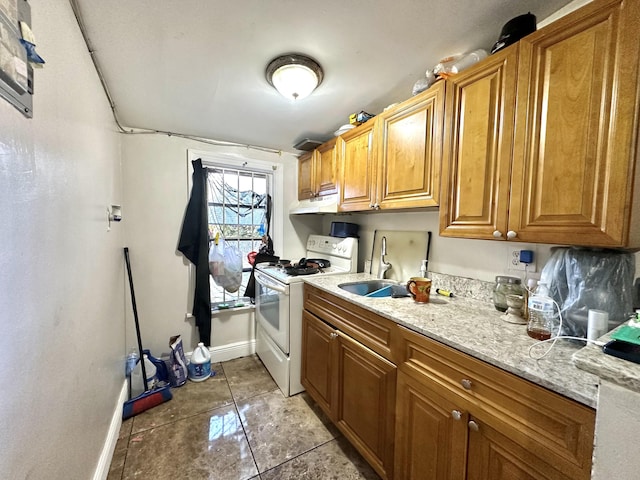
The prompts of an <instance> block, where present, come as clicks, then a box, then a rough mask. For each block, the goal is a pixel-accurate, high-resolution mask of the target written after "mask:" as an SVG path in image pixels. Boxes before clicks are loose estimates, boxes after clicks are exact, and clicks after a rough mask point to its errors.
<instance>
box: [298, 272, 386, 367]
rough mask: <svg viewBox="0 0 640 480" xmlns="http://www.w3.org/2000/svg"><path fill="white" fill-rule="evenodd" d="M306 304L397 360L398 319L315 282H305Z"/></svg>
mask: <svg viewBox="0 0 640 480" xmlns="http://www.w3.org/2000/svg"><path fill="white" fill-rule="evenodd" d="M304 308H305V309H306V310H308V311H310V312H311V313H313V314H315V315H316V316H318V317H319V318H321V319H322V320H324V321H325V322H327V323H329V324H331V325H333V326H334V327H336V328H337V329H338V330H342V331H343V332H345V333H346V334H348V335H349V336H351V337H352V338H354V339H356V340H357V341H359V342H360V343H362V344H363V345H366V346H367V347H369V348H370V349H371V350H373V351H374V352H376V353H377V354H378V355H381V356H383V357H384V358H386V359H387V360H390V361H392V362H393V363H395V362H394V361H393V360H394V359H393V357H392V353H391V343H392V336H393V335H395V334H396V332H397V330H396V328H395V327H396V324H395V322H392V321H391V320H387V319H386V318H382V317H380V316H378V315H376V314H374V313H372V312H370V311H368V310H365V309H364V308H361V307H358V306H356V305H354V304H353V303H351V302H348V301H346V300H343V299H341V298H338V297H336V296H335V295H331V294H330V293H327V292H325V291H323V290H320V289H318V288H315V287H312V286H311V285H305V286H304Z"/></svg>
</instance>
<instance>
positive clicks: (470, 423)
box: [468, 420, 480, 432]
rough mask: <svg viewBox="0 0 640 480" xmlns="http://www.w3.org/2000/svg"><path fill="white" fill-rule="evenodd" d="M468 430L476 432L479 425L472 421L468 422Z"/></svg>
mask: <svg viewBox="0 0 640 480" xmlns="http://www.w3.org/2000/svg"><path fill="white" fill-rule="evenodd" d="M468 425H469V429H470V430H473V431H474V432H477V431H478V430H480V425H478V424H477V423H476V422H474V421H473V420H469V423H468Z"/></svg>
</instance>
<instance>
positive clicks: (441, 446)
mask: <svg viewBox="0 0 640 480" xmlns="http://www.w3.org/2000/svg"><path fill="white" fill-rule="evenodd" d="M427 382H429V380H428V379H426V377H425V380H424V381H421V382H418V381H416V380H414V379H413V378H412V377H410V376H409V375H407V374H406V373H404V372H402V371H400V372H398V392H397V397H396V399H397V410H396V411H397V414H396V455H395V470H394V473H395V476H396V478H401V479H406V480H417V479H421V480H464V478H465V470H466V468H465V466H466V461H467V451H466V450H467V421H468V417H469V416H468V414H467V413H466V412H464V411H463V410H461V409H460V406H459V404H458V405H457V404H455V403H453V402H451V401H449V400H447V399H445V398H443V397H441V396H440V395H438V394H437V393H436V392H435V391H434V390H432V389H431V388H428V387H427V385H426V383H427ZM486 478H491V477H486Z"/></svg>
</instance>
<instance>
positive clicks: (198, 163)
mask: <svg viewBox="0 0 640 480" xmlns="http://www.w3.org/2000/svg"><path fill="white" fill-rule="evenodd" d="M191 164H192V165H193V187H192V189H191V198H190V199H189V203H188V204H187V209H186V211H185V215H184V220H183V223H182V232H181V233H180V241H179V242H178V251H180V252H182V254H183V255H184V256H185V257H186V258H187V259H188V260H189V261H190V262H191V263H193V264H194V265H195V267H196V287H195V292H194V298H193V312H192V313H193V316H194V317H195V319H196V326H197V327H198V332H199V334H200V341H201V342H202V343H204V344H205V346H207V347H209V346H210V345H211V291H210V286H209V223H208V219H207V187H206V185H207V170H206V169H205V168H203V167H202V159H200V158H199V159H197V160H194V161H193V162H191Z"/></svg>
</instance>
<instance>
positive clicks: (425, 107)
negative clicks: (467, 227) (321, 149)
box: [337, 82, 445, 211]
mask: <svg viewBox="0 0 640 480" xmlns="http://www.w3.org/2000/svg"><path fill="white" fill-rule="evenodd" d="M444 89H445V85H444V82H438V83H436V84H435V85H434V86H433V87H431V88H430V89H428V90H427V91H426V92H423V93H421V94H419V95H416V96H415V97H413V98H411V99H409V100H407V101H405V102H403V103H401V104H399V105H396V106H395V107H393V108H391V109H389V110H387V111H385V112H383V113H381V114H380V115H379V116H378V117H376V119H375V120H370V121H369V122H367V123H365V124H364V125H361V126H360V127H358V128H355V129H353V130H351V131H349V132H347V133H345V134H343V135H342V137H341V140H338V142H339V143H338V145H339V147H338V149H337V151H338V158H339V163H340V164H341V166H342V175H341V177H340V184H341V185H342V195H341V198H340V200H341V202H340V210H341V211H363V210H387V209H397V208H416V207H433V206H437V205H438V202H439V195H440V164H441V161H442V137H443V122H444Z"/></svg>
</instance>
